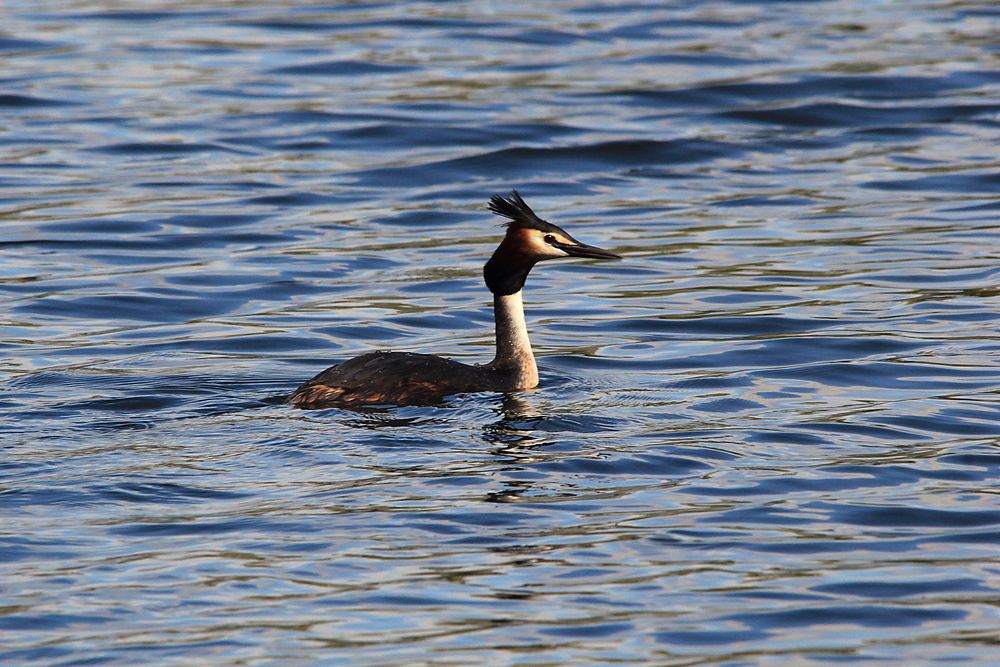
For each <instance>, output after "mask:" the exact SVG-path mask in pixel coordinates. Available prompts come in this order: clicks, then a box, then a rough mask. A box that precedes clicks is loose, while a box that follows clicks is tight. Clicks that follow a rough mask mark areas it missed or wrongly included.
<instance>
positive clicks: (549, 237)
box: [545, 234, 556, 245]
mask: <svg viewBox="0 0 1000 667" xmlns="http://www.w3.org/2000/svg"><path fill="white" fill-rule="evenodd" d="M545 242H546V243H548V244H549V245H552V244H553V243H555V242H556V237H554V236H552V234H546V235H545Z"/></svg>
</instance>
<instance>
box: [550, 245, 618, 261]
mask: <svg viewBox="0 0 1000 667" xmlns="http://www.w3.org/2000/svg"><path fill="white" fill-rule="evenodd" d="M552 245H554V246H555V247H557V248H559V249H560V250H562V251H563V252H566V253H568V254H570V255H572V256H573V257H589V258H590V259H621V258H622V256H621V255H616V254H615V253H613V252H611V251H610V250H605V249H604V248H598V247H597V246H594V245H587V244H586V243H553V244H552Z"/></svg>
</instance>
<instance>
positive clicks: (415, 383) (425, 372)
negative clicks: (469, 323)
mask: <svg viewBox="0 0 1000 667" xmlns="http://www.w3.org/2000/svg"><path fill="white" fill-rule="evenodd" d="M489 209H490V211H492V212H493V213H494V214H496V215H498V216H500V217H502V218H504V219H505V221H506V228H507V229H506V233H505V234H504V237H503V239H502V240H501V241H500V244H499V245H498V246H497V248H496V250H495V251H494V252H493V255H492V256H491V257H490V259H489V261H487V262H486V265H485V266H484V267H483V279H484V280H485V282H486V287H487V288H488V289H489V290H490V292H492V293H493V316H494V320H495V322H496V356H494V358H493V360H492V361H489V362H487V363H484V364H464V363H461V362H459V361H455V360H452V359H447V358H445V357H440V356H437V355H433V354H416V353H412V352H390V351H375V352H367V353H365V354H362V355H360V356H357V357H354V358H353V359H349V360H347V361H345V362H343V363H341V364H338V365H336V366H331V367H330V368H328V369H326V370H325V371H323V372H321V373H319V374H318V375H316V376H315V377H313V378H312V379H310V380H308V381H306V382H304V383H303V384H302V385H301V386H299V388H298V389H296V390H295V391H294V392H292V394H291V395H290V396H289V397H288V399H287V401H288V403H291V404H292V405H294V406H296V407H301V408H314V409H315V408H327V407H338V406H348V407H350V406H362V405H385V404H389V405H428V404H433V403H435V402H438V401H440V400H441V399H443V398H444V397H445V396H449V395H452V394H462V393H474V392H484V391H494V392H513V391H519V390H525V389H532V388H534V387H536V386H538V367H537V365H536V364H535V356H534V354H533V353H532V351H531V342H530V341H529V340H528V329H527V326H526V324H525V321H524V304H523V300H522V291H523V288H524V282H525V280H526V279H527V277H528V273H529V272H530V271H531V269H532V268H533V267H534V266H535V264H536V263H538V262H542V261H547V260H552V259H562V258H567V257H586V258H589V259H602V260H608V259H621V256H620V255H617V254H615V253H613V252H611V251H610V250H605V249H603V248H598V247H596V246H592V245H587V244H585V243H581V242H580V241H577V240H576V239H575V238H573V237H572V236H571V235H570V234H569V233H568V232H567V231H566V230H564V229H562V228H561V227H558V226H556V225H554V224H552V223H551V222H547V221H545V220H543V219H541V218H540V217H538V216H537V215H536V214H535V212H534V211H533V210H532V209H531V207H530V206H528V204H527V203H526V202H525V201H524V199H522V198H521V195H520V194H518V192H517V190H512V191H511V193H510V195H509V196H506V197H505V196H501V195H499V194H496V195H493V196H492V197H491V198H490V202H489Z"/></svg>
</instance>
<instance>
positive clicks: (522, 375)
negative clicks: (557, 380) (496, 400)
mask: <svg viewBox="0 0 1000 667" xmlns="http://www.w3.org/2000/svg"><path fill="white" fill-rule="evenodd" d="M493 317H494V318H495V319H496V326H497V354H496V357H494V359H493V362H492V363H491V364H490V366H491V367H492V368H493V369H494V370H496V371H498V372H501V373H503V374H504V375H505V376H509V378H510V382H509V384H510V385H511V386H510V387H509V389H511V390H513V389H530V388H532V387H535V386H537V385H538V366H536V365H535V355H534V354H532V352H531V341H529V340H528V327H527V325H526V324H525V323H524V303H523V302H522V300H521V292H520V291H517V292H514V293H513V294H494V295H493Z"/></svg>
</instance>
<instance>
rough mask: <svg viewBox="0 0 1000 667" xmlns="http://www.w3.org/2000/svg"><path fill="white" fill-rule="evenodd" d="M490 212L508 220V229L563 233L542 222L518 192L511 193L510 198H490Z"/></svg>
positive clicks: (550, 224) (495, 196) (497, 196)
mask: <svg viewBox="0 0 1000 667" xmlns="http://www.w3.org/2000/svg"><path fill="white" fill-rule="evenodd" d="M490 210H491V211H493V213H495V214H497V215H499V216H501V217H504V218H507V226H508V227H521V228H525V229H537V230H539V231H542V232H562V230H561V229H559V228H558V227H556V226H555V225H553V224H552V223H551V222H546V221H545V220H542V219H541V218H539V217H538V216H537V215H535V212H534V211H532V210H531V207H530V206H528V204H527V202H525V201H524V200H523V199H521V195H519V194H518V192H517V190H511V191H510V197H504V196H502V195H493V196H492V197H490Z"/></svg>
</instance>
